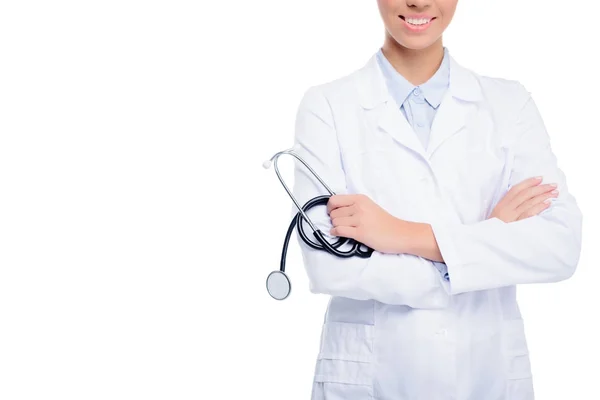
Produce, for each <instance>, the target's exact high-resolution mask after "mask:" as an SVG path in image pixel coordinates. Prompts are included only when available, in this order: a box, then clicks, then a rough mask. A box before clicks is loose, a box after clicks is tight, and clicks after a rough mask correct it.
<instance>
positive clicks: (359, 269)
mask: <svg viewBox="0 0 600 400" xmlns="http://www.w3.org/2000/svg"><path fill="white" fill-rule="evenodd" d="M294 149H295V150H296V152H297V153H298V154H299V155H300V156H301V157H303V158H304V159H305V160H306V161H307V162H308V163H309V164H310V165H311V166H312V167H313V168H314V169H315V170H316V172H317V173H319V174H320V175H321V176H322V177H323V179H324V180H325V182H326V183H328V184H329V186H330V187H331V188H332V190H333V191H335V192H336V194H355V193H364V194H366V195H368V196H369V197H371V198H372V199H373V200H374V201H375V202H376V203H377V204H379V205H380V206H382V207H383V208H384V209H386V210H387V211H388V212H390V213H391V214H392V215H394V216H396V217H398V218H402V219H406V220H409V221H416V222H427V223H429V224H431V226H432V229H433V232H434V235H435V237H436V240H437V242H438V244H439V247H440V251H441V253H442V255H443V257H444V260H445V262H446V264H447V267H448V272H449V275H450V282H448V281H445V280H444V279H443V277H442V276H441V274H440V272H439V271H438V270H437V268H436V267H435V266H434V265H433V264H432V262H431V261H429V260H426V259H423V258H421V257H417V256H413V255H407V254H384V253H380V252H377V251H376V252H374V253H373V255H372V256H371V258H369V259H360V258H351V259H342V258H336V257H334V256H332V255H330V254H328V253H326V252H324V251H318V250H314V249H311V248H310V247H308V246H307V245H306V244H304V243H303V242H302V241H301V240H299V244H300V248H301V252H302V257H303V262H304V266H305V269H306V271H307V273H308V278H309V282H310V290H311V291H312V292H314V293H324V294H327V295H331V296H332V297H331V298H330V301H329V304H328V307H327V312H326V313H325V320H324V324H323V329H322V334H321V345H320V348H319V349H318V357H317V361H316V368H315V375H314V383H313V390H312V399H313V400H317V399H319V400H320V399H327V400H341V399H345V400H358V399H361V400H362V399H377V400H409V399H410V400H422V399H424V400H445V399H448V400H450V399H452V400H516V399H518V400H531V399H533V398H534V395H533V385H532V374H531V366H530V362H529V356H528V348H527V343H526V340H525V335H524V325H523V320H522V317H521V313H520V311H519V307H518V305H517V302H516V289H515V288H516V287H515V285H516V284H524V283H537V282H557V281H560V280H564V279H567V278H569V277H570V276H571V275H572V274H573V272H574V271H575V268H576V265H577V263H578V259H579V254H580V248H581V224H582V216H581V213H580V210H579V208H578V206H577V203H576V201H575V199H574V197H573V196H572V195H571V194H570V193H569V191H568V188H567V184H566V181H565V176H564V175H563V173H562V171H561V170H560V169H559V168H558V166H557V160H556V157H555V155H554V154H553V152H552V150H551V147H550V142H549V136H548V134H547V132H546V129H545V127H544V124H543V122H542V118H541V117H540V114H539V113H538V110H537V108H536V105H535V103H534V101H533V99H532V98H531V96H530V93H529V92H528V91H527V90H526V89H525V88H524V87H523V85H521V84H520V83H519V82H517V81H514V80H505V79H500V78H492V77H485V76H481V75H478V74H476V73H474V72H473V71H471V70H469V69H466V68H464V67H462V66H461V65H459V64H458V63H457V62H456V61H455V60H454V59H453V58H452V57H450V87H449V89H448V91H447V92H446V95H445V97H444V99H443V101H442V103H441V105H440V107H439V109H438V110H437V114H436V116H435V119H434V121H433V126H432V129H431V136H430V141H429V145H428V148H427V149H424V148H423V147H422V144H421V142H420V141H419V140H418V138H417V136H416V135H415V133H414V132H413V130H412V128H411V127H410V125H409V124H408V122H407V121H406V119H405V118H404V116H403V115H402V112H401V111H400V110H399V108H398V106H397V105H396V103H395V102H394V100H393V99H392V97H391V96H390V95H389V93H388V91H387V87H386V84H385V81H384V78H383V76H382V74H381V71H380V70H379V67H378V64H377V62H376V58H375V55H373V56H372V57H371V58H370V60H369V61H368V62H367V63H366V65H364V67H362V68H360V69H358V70H357V71H355V72H353V73H351V74H349V75H347V76H344V77H342V78H340V79H336V80H334V81H331V82H327V83H324V84H320V85H316V86H313V87H311V88H309V89H308V90H307V91H306V93H305V95H304V97H303V98H302V101H301V103H300V106H299V109H298V114H297V119H296V130H295V141H294ZM533 176H543V177H544V180H543V183H551V182H556V183H557V184H558V189H559V191H560V194H559V196H558V198H556V199H553V200H552V204H551V206H550V207H549V208H548V209H547V210H545V211H543V212H542V213H541V214H539V215H537V216H535V217H531V218H527V219H524V220H521V221H517V222H512V223H504V222H503V221H501V220H499V219H497V218H493V219H486V218H487V216H488V215H489V213H490V212H491V211H492V210H493V208H494V206H495V205H496V203H497V202H498V201H499V200H500V199H501V198H502V197H503V196H504V195H505V194H506V192H507V191H508V189H509V188H510V187H511V186H513V185H515V184H517V183H519V182H521V181H522V180H524V179H526V178H529V177H533ZM294 177H295V182H294V188H293V193H294V195H295V196H297V198H298V199H299V201H300V202H301V204H304V203H305V202H306V201H307V200H309V199H310V198H312V197H314V196H317V195H320V194H326V192H325V190H324V189H323V188H322V187H321V186H320V185H319V183H318V182H317V181H316V179H314V178H313V177H312V176H311V175H310V173H309V172H308V171H306V170H305V169H304V167H303V166H302V165H301V164H300V163H299V162H297V161H296V164H295V170H294ZM292 213H293V214H295V213H296V209H295V207H294V208H292ZM309 216H311V217H313V220H314V221H315V222H316V224H317V226H318V227H320V228H321V230H322V231H323V233H326V234H327V235H329V230H330V228H331V226H332V225H331V220H330V219H329V217H328V216H327V214H326V209H325V207H316V208H314V209H312V210H311V211H310V212H309ZM304 226H305V228H306V229H307V232H310V228H309V226H308V224H304ZM297 238H298V236H297ZM548 350H551V349H548Z"/></svg>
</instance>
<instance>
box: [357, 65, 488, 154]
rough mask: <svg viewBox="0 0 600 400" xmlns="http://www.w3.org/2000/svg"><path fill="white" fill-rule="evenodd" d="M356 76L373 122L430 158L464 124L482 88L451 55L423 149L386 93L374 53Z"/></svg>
mask: <svg viewBox="0 0 600 400" xmlns="http://www.w3.org/2000/svg"><path fill="white" fill-rule="evenodd" d="M356 77H357V88H358V92H359V96H360V102H361V105H362V107H363V108H364V109H365V111H366V112H367V116H368V118H370V119H372V121H373V124H374V125H375V126H377V127H378V128H380V129H381V130H382V131H384V132H386V133H388V134H389V135H390V136H391V137H393V138H394V139H395V140H396V141H397V142H398V143H400V144H401V145H403V146H405V147H407V148H409V149H411V150H413V151H414V152H416V153H418V154H420V155H421V156H422V157H423V158H425V159H429V157H430V156H431V155H432V154H433V152H434V151H435V150H436V149H437V148H438V147H439V146H440V145H441V144H442V143H443V142H444V141H445V140H447V139H448V138H449V137H451V136H452V135H453V134H455V133H456V132H458V131H459V130H460V129H461V128H462V127H463V126H465V124H466V121H467V116H468V115H469V112H470V111H471V110H472V109H473V105H472V104H471V102H474V101H477V100H479V99H480V98H481V88H480V86H479V83H478V82H477V79H476V78H475V76H474V75H473V74H472V73H471V71H469V70H468V69H466V68H464V67H462V66H461V65H460V64H458V63H457V62H456V61H455V60H454V59H453V58H452V56H450V85H449V87H448V90H447V91H446V94H445V96H444V98H443V100H442V102H441V104H440V106H439V108H438V110H437V112H436V115H435V117H434V120H433V124H432V127H431V133H430V138H429V143H428V147H427V149H424V148H423V145H422V143H421V142H420V141H419V138H418V137H417V135H416V133H415V132H414V130H413V129H412V127H411V126H410V124H409V123H408V121H407V120H406V117H404V115H403V114H402V111H401V110H400V109H399V107H398V105H397V104H396V102H395V101H394V99H393V97H392V96H391V94H390V93H389V91H388V89H387V85H386V82H385V78H384V76H383V73H382V71H381V70H380V68H379V65H378V63H377V59H376V55H373V56H372V57H371V59H370V60H369V61H368V62H367V64H366V65H365V66H364V67H363V68H362V69H361V70H359V73H358V74H357V75H356Z"/></svg>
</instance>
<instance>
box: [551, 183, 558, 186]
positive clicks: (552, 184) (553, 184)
mask: <svg viewBox="0 0 600 400" xmlns="http://www.w3.org/2000/svg"><path fill="white" fill-rule="evenodd" d="M550 186H552V187H557V186H558V185H557V184H556V183H551V184H550Z"/></svg>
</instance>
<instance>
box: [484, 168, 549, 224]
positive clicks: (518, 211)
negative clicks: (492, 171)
mask: <svg viewBox="0 0 600 400" xmlns="http://www.w3.org/2000/svg"><path fill="white" fill-rule="evenodd" d="M541 182H542V178H539V177H538V178H529V179H525V180H524V181H523V182H521V183H519V184H517V185H515V186H513V187H512V188H511V189H510V190H509V191H508V192H507V193H506V195H505V196H504V197H503V198H502V200H500V202H499V203H498V204H496V207H495V208H494V210H493V211H492V213H491V214H490V216H489V217H488V219H491V218H494V217H496V218H498V219H500V220H502V221H504V222H514V221H519V220H521V219H525V218H529V217H533V216H534V215H537V214H539V213H540V212H542V211H543V210H545V209H546V208H548V207H549V206H550V200H548V199H550V198H552V197H557V196H558V190H556V184H544V185H540V183H541Z"/></svg>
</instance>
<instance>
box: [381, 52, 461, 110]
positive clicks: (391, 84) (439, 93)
mask: <svg viewBox="0 0 600 400" xmlns="http://www.w3.org/2000/svg"><path fill="white" fill-rule="evenodd" d="M377 62H378V63H379V66H380V67H381V70H382V72H383V75H384V76H385V80H386V83H387V87H388V89H389V90H390V92H391V95H392V97H394V100H396V102H397V103H398V106H401V105H402V104H404V102H405V101H406V98H407V97H408V96H409V95H410V93H411V92H412V91H413V89H414V88H415V87H416V86H415V85H413V84H412V83H410V82H409V81H407V80H406V78H404V76H402V74H400V73H399V72H398V71H396V69H395V68H394V67H393V65H392V64H391V63H390V62H389V61H388V59H387V58H386V57H385V55H384V54H383V51H382V49H381V48H379V50H378V51H377ZM449 83H450V68H449V57H448V48H447V47H445V46H444V56H443V59H442V63H441V64H440V67H439V68H438V70H437V71H436V72H435V74H434V75H433V76H432V77H431V78H429V80H428V81H427V82H425V83H423V84H422V85H419V87H420V89H421V91H422V92H423V96H425V100H427V102H428V103H429V104H430V105H431V106H432V107H433V108H437V107H438V106H439V105H440V103H441V101H442V98H443V96H444V93H445V91H446V89H447V88H448V85H449Z"/></svg>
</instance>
